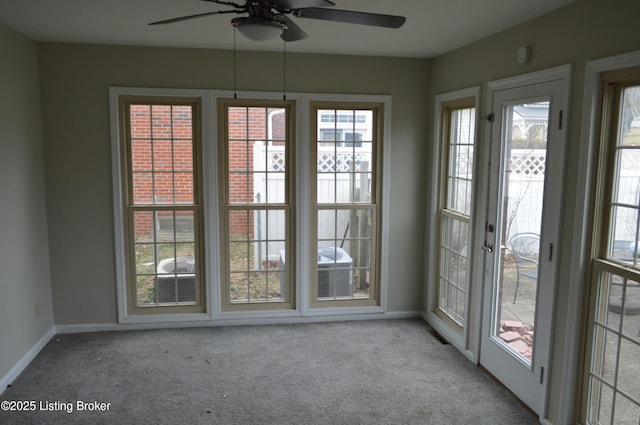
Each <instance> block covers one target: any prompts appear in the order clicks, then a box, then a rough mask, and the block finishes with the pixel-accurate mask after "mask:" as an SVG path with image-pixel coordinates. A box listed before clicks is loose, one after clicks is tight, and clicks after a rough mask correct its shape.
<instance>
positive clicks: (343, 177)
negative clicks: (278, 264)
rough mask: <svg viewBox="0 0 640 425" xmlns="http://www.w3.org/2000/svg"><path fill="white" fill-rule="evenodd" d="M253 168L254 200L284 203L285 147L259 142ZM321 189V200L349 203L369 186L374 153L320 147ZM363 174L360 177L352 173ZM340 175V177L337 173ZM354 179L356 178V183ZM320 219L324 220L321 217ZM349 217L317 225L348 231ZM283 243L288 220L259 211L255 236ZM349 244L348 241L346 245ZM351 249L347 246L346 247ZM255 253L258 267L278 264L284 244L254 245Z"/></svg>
mask: <svg viewBox="0 0 640 425" xmlns="http://www.w3.org/2000/svg"><path fill="white" fill-rule="evenodd" d="M253 169H254V170H255V171H257V172H256V173H255V174H254V179H253V188H254V194H253V195H254V196H253V199H254V200H257V202H267V201H269V202H282V201H284V193H285V180H284V177H285V176H284V173H283V171H284V170H285V152H284V147H283V146H264V144H263V143H261V142H259V143H256V144H255V145H254V149H253ZM317 170H318V171H319V173H318V175H317V179H318V186H317V188H316V191H317V192H316V193H317V196H318V201H319V202H320V203H322V202H327V203H330V202H338V203H340V202H344V203H348V202H350V201H351V199H352V197H353V196H354V191H355V190H358V189H361V187H360V186H362V185H364V184H368V180H367V175H366V174H367V173H368V172H370V171H371V154H370V153H364V152H358V151H357V148H356V150H355V152H354V149H353V148H338V149H337V150H336V149H333V148H325V147H319V148H318V168H317ZM353 172H356V173H360V172H361V173H362V176H361V175H360V174H353ZM334 173H338V174H334ZM353 176H357V178H356V179H355V181H354V180H353V179H352V177H353ZM319 220H323V217H320V218H319ZM348 220H349V217H348V215H339V217H338V222H337V223H336V222H334V221H331V222H329V221H327V222H326V223H323V222H320V223H318V227H319V228H328V227H331V228H333V227H334V226H336V228H337V229H346V228H347V223H348ZM267 236H268V239H270V240H273V239H280V240H284V236H285V218H284V215H283V214H273V213H272V214H267V213H266V212H265V211H258V212H256V213H255V215H254V237H255V239H256V240H257V241H261V240H265V239H267ZM347 244H348V242H347ZM344 248H345V249H347V250H348V248H349V247H348V246H346V245H345V246H344ZM254 249H255V252H256V253H260V254H261V257H262V259H261V260H260V259H259V258H258V255H256V264H255V266H256V267H258V266H259V262H260V261H267V260H268V261H277V260H278V259H279V255H280V250H281V249H284V244H283V243H281V242H270V243H269V244H267V243H266V242H255V246H254Z"/></svg>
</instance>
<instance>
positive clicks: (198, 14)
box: [149, 10, 237, 25]
mask: <svg viewBox="0 0 640 425" xmlns="http://www.w3.org/2000/svg"><path fill="white" fill-rule="evenodd" d="M223 13H237V12H236V11H235V10H217V11H215V12H206V13H197V14H195V15H187V16H181V17H179V18H171V19H165V20H163V21H156V22H151V23H150V24H149V25H164V24H172V23H174V22H180V21H187V20H189V19H196V18H203V17H205V16H211V15H220V14H223Z"/></svg>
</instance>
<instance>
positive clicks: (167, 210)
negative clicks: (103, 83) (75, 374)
mask: <svg viewBox="0 0 640 425" xmlns="http://www.w3.org/2000/svg"><path fill="white" fill-rule="evenodd" d="M198 109H199V108H198V103H197V102H196V101H186V102H179V101H176V102H173V101H172V100H167V101H159V102H148V101H138V99H129V100H125V101H124V102H123V103H122V111H123V113H124V116H125V121H124V122H125V123H126V124H125V126H126V129H125V131H124V134H125V137H124V138H123V140H124V145H125V149H124V151H125V153H126V158H127V159H126V161H125V164H126V167H123V168H126V170H125V174H126V176H127V178H126V179H123V182H124V183H125V185H126V190H125V191H124V193H125V194H126V203H125V205H126V209H127V213H126V214H125V220H126V221H127V223H128V224H127V227H128V228H129V229H130V231H129V233H128V234H127V235H126V239H127V241H126V246H127V251H128V253H129V255H128V256H127V265H126V267H127V270H128V276H129V278H128V279H127V286H128V290H129V293H130V297H129V299H128V303H129V309H130V310H136V309H141V308H142V309H149V308H153V309H155V310H158V311H160V310H162V311H163V312H164V311H176V312H187V311H189V312H191V311H193V312H200V311H203V310H204V304H205V303H204V297H203V295H204V290H203V273H202V266H201V250H202V241H201V237H200V234H199V227H200V223H201V219H202V213H201V205H200V204H201V202H200V199H201V196H200V193H199V187H200V181H199V175H198V172H197V167H196V164H197V161H196V159H197V152H198V146H197V144H196V141H197V139H196V137H195V136H196V135H197V134H198V132H197V131H196V129H195V123H196V121H197V119H196V114H197V111H198ZM167 308H169V309H170V310H167Z"/></svg>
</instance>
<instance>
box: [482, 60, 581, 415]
mask: <svg viewBox="0 0 640 425" xmlns="http://www.w3.org/2000/svg"><path fill="white" fill-rule="evenodd" d="M571 74H572V66H571V65H570V64H567V65H561V66H558V67H554V68H549V69H546V70H541V71H536V72H532V73H526V74H522V75H518V76H514V77H508V78H504V79H500V80H495V81H490V82H489V83H487V91H486V109H485V111H487V115H485V116H483V117H482V118H484V119H485V120H489V119H490V115H488V113H489V112H490V111H491V110H492V107H493V93H494V92H495V91H500V90H508V89H515V88H519V87H523V86H529V85H534V84H539V83H546V82H552V81H559V80H560V81H562V82H563V87H562V89H561V90H562V91H563V95H564V98H565V104H564V105H562V106H561V108H560V109H562V110H563V121H564V122H563V124H562V125H563V128H564V134H563V136H562V137H563V140H562V142H563V143H562V146H561V149H562V151H561V156H563V158H564V157H565V156H566V155H565V151H566V144H567V142H568V130H567V127H568V117H569V103H570V102H569V95H570V87H571ZM484 124H485V133H484V134H485V140H484V141H485V143H484V149H483V151H482V165H481V167H482V171H481V173H480V176H481V180H482V181H481V182H480V186H479V187H480V191H479V192H480V193H478V198H477V199H478V202H480V203H482V204H483V205H480V208H483V209H484V214H479V215H477V216H476V220H477V221H476V223H475V232H476V233H475V236H476V237H475V240H476V241H482V240H484V238H485V225H484V224H485V223H482V220H485V221H486V219H487V217H488V212H489V203H488V199H489V196H488V195H489V182H490V169H489V161H490V159H491V150H492V139H491V133H492V127H493V126H492V125H490V124H489V123H484ZM498 130H499V131H501V129H498ZM564 160H565V161H566V158H564ZM561 175H562V179H563V181H564V167H563V170H562V173H561ZM559 193H560V194H561V191H559ZM559 208H560V212H559V217H560V218H561V217H562V211H563V205H562V202H559ZM557 225H558V226H559V223H558V224H557ZM557 245H558V243H556V247H555V251H556V252H559V249H558V248H559V247H558V246H557ZM474 252H475V255H477V256H478V257H477V258H478V259H479V261H480V262H481V263H482V264H484V261H485V255H484V251H483V250H482V249H481V244H480V243H476V246H475V247H474ZM558 269H559V267H556V279H557V270H558ZM556 284H557V280H556ZM486 285H493V280H492V279H491V276H487V275H486V273H485V274H484V279H483V282H482V288H481V291H482V294H484V292H485V290H486V288H487V286H486ZM555 292H556V291H555V289H554V294H553V299H552V304H551V311H552V317H551V329H550V332H552V333H553V328H554V317H555V314H554V312H555ZM474 301H476V302H478V303H479V305H478V306H477V307H478V308H477V309H476V311H478V316H477V319H478V320H477V321H476V323H478V325H477V327H478V332H477V334H476V335H477V341H476V343H477V346H478V347H479V350H478V351H479V353H478V359H480V353H481V352H482V338H483V336H482V335H483V333H482V327H483V326H484V325H485V324H484V323H483V319H484V316H485V311H484V308H485V307H484V296H481V297H477V298H476V299H475V300H474ZM552 348H553V338H550V341H549V347H548V349H549V354H548V356H547V363H548V366H547V372H546V377H545V380H544V384H543V391H544V397H543V403H542V406H541V407H540V409H539V411H537V412H536V413H537V414H539V415H540V418H544V417H545V416H546V412H547V405H548V394H549V386H550V381H551V378H550V374H549V373H548V372H549V370H550V365H551V363H552V359H551V352H552Z"/></svg>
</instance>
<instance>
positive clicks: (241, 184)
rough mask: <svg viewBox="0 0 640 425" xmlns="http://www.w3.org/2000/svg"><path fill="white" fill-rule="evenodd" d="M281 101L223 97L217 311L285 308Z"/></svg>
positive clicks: (285, 107) (284, 111)
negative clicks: (219, 305) (221, 306)
mask: <svg viewBox="0 0 640 425" xmlns="http://www.w3.org/2000/svg"><path fill="white" fill-rule="evenodd" d="M289 107H290V104H289V103H283V104H279V103H277V102H264V103H262V102H259V101H256V102H247V103H243V102H242V101H236V102H230V101H229V102H225V103H223V104H222V109H223V111H224V112H223V122H222V127H223V132H224V147H223V155H222V156H223V163H224V170H223V174H224V179H223V180H224V190H223V191H222V193H223V197H224V199H223V200H222V203H221V204H222V206H223V217H224V222H225V224H224V227H225V230H224V238H223V244H224V247H223V252H224V253H225V260H224V264H223V270H224V272H223V281H224V285H223V289H222V290H223V291H224V293H223V299H224V300H225V304H224V308H225V309H245V308H264V307H266V306H268V305H277V306H278V305H279V306H280V307H279V308H282V306H283V305H287V306H292V305H293V302H292V300H293V294H292V293H293V289H292V280H291V276H292V270H293V267H292V265H293V264H294V263H293V261H292V260H293V257H292V255H291V250H290V247H291V242H290V240H291V237H292V232H291V204H290V202H291V190H290V180H289V170H290V168H291V167H290V166H289V164H290V162H289V155H290V151H291V138H290V137H289V131H290V130H289V123H288V122H289V114H290V112H289Z"/></svg>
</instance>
